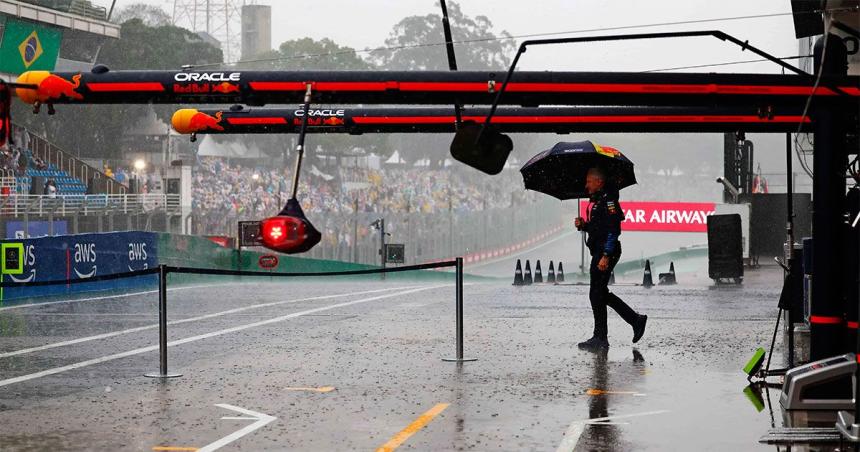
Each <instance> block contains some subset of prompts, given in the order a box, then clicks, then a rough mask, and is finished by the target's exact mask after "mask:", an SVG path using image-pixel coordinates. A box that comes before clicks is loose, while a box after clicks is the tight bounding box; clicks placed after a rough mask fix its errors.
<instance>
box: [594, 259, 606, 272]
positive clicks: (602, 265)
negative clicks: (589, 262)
mask: <svg viewBox="0 0 860 452" xmlns="http://www.w3.org/2000/svg"><path fill="white" fill-rule="evenodd" d="M597 269H598V270H600V271H602V272H605V271H606V270H607V269H609V258H608V257H606V256H603V257H601V258H600V262H598V263H597Z"/></svg>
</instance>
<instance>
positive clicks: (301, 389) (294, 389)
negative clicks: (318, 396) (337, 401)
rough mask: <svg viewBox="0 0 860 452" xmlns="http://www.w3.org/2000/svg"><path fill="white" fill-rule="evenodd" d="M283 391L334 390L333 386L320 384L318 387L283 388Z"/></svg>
mask: <svg viewBox="0 0 860 452" xmlns="http://www.w3.org/2000/svg"><path fill="white" fill-rule="evenodd" d="M284 390H285V391H309V392H321V393H326V392H332V391H334V390H335V387H334V386H322V387H319V388H284Z"/></svg>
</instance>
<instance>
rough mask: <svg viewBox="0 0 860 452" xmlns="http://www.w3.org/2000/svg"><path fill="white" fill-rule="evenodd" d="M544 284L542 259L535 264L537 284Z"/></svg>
mask: <svg viewBox="0 0 860 452" xmlns="http://www.w3.org/2000/svg"><path fill="white" fill-rule="evenodd" d="M541 283H543V274H542V273H541V272H540V259H538V260H537V262H535V284H541Z"/></svg>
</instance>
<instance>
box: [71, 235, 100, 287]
mask: <svg viewBox="0 0 860 452" xmlns="http://www.w3.org/2000/svg"><path fill="white" fill-rule="evenodd" d="M97 257H98V255H97V254H96V244H95V243H75V264H81V263H83V264H93V267H92V270H91V271H90V272H89V273H81V272H80V271H78V269H77V265H75V269H74V270H75V274H77V275H78V278H81V279H84V278H92V277H93V276H95V274H96V271H97V270H98V267H97V266H96V258H97Z"/></svg>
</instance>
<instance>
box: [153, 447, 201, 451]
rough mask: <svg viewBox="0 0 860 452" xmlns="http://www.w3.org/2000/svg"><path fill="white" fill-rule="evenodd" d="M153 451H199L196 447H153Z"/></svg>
mask: <svg viewBox="0 0 860 452" xmlns="http://www.w3.org/2000/svg"><path fill="white" fill-rule="evenodd" d="M152 450H154V451H183V450H184V451H191V452H195V451H199V450H200V449H198V448H196V447H182V446H155V447H153V448H152Z"/></svg>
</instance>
